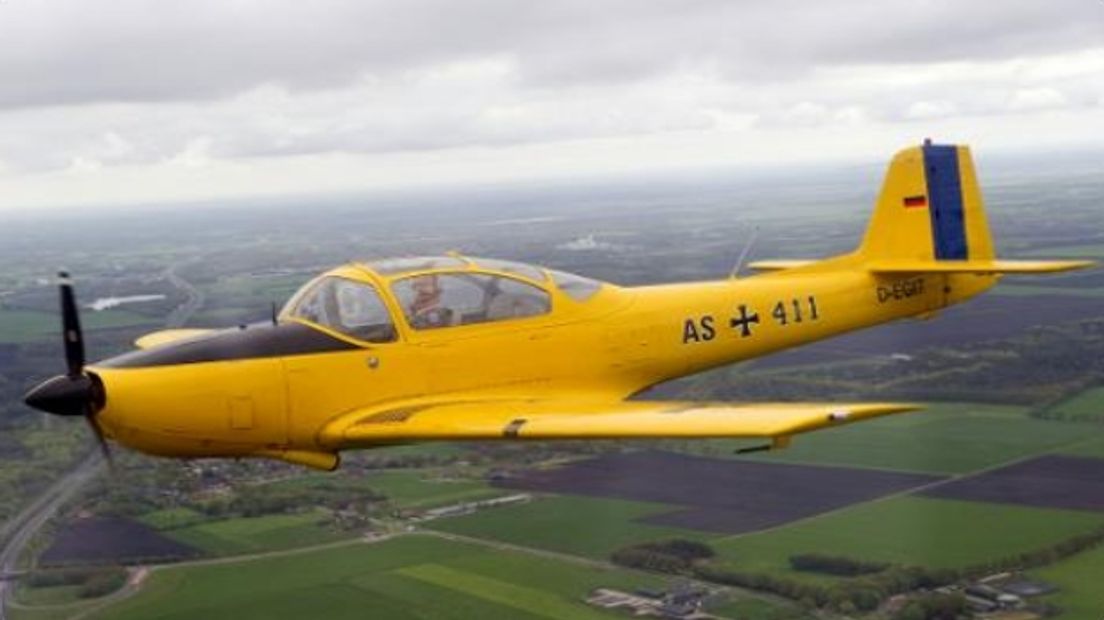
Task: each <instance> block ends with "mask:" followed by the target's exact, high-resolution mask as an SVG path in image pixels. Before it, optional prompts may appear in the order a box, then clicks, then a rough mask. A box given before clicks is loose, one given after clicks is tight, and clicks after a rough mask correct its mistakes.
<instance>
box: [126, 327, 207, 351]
mask: <svg viewBox="0 0 1104 620" xmlns="http://www.w3.org/2000/svg"><path fill="white" fill-rule="evenodd" d="M212 331H214V330H213V329H163V330H161V331H159V332H153V333H150V334H146V335H145V336H142V337H141V338H139V339H137V340H135V341H134V346H136V347H138V348H139V349H151V348H153V347H159V346H161V345H163V344H168V343H170V342H177V341H180V340H188V339H190V338H195V337H197V336H203V335H206V334H209V333H211V332H212Z"/></svg>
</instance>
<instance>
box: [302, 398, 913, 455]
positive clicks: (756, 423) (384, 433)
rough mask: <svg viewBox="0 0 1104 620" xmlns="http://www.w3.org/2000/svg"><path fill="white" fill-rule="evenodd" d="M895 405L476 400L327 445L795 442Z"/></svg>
mask: <svg viewBox="0 0 1104 620" xmlns="http://www.w3.org/2000/svg"><path fill="white" fill-rule="evenodd" d="M918 408H919V407H917V406H915V405H907V404H896V403H863V404H827V403H757V404H746V405H745V404H739V405H737V404H729V403H700V402H645V401H624V402H612V403H611V402H594V401H553V400H479V401H463V402H447V403H428V404H419V405H408V406H396V407H392V408H382V409H375V410H365V411H355V412H352V413H349V414H346V415H344V416H342V417H340V418H338V419H336V420H334V421H333V422H331V423H330V424H328V425H327V426H326V427H325V428H324V429H323V430H322V433H321V436H320V439H321V440H322V443H323V444H324V445H326V446H327V447H330V448H332V449H338V450H340V449H345V448H353V447H358V446H365V445H371V444H375V443H387V442H402V441H424V440H431V439H481V440H485V439H640V438H649V437H653V438H661V437H684V438H702V437H767V438H772V439H775V440H778V441H779V442H781V443H784V442H785V439H786V438H788V437H789V436H790V435H794V434H797V433H805V432H808V431H815V430H819V429H822V428H828V427H832V426H840V425H843V424H847V423H850V422H856V421H859V420H865V419H867V418H873V417H877V416H882V415H887V414H891V413H902V412H905V411H913V410H915V409H918Z"/></svg>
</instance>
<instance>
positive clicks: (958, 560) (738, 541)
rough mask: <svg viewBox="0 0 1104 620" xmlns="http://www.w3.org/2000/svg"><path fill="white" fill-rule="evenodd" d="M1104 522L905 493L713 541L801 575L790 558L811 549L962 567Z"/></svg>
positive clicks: (758, 563)
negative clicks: (759, 531) (797, 521)
mask: <svg viewBox="0 0 1104 620" xmlns="http://www.w3.org/2000/svg"><path fill="white" fill-rule="evenodd" d="M1102 522H1104V519H1102V518H1101V516H1100V515H1098V514H1094V513H1088V512H1074V511H1066V510H1047V509H1041V508H1026V507H1018V506H1010V505H1003V504H988V503H981V502H964V501H953V500H944V499H934V498H926V497H908V496H906V497H896V498H892V499H888V500H885V501H880V502H870V503H866V504H860V505H857V506H855V507H853V508H848V509H845V510H841V511H838V512H833V513H829V514H826V515H824V516H821V517H816V518H813V519H809V520H806V521H802V522H799V523H795V524H794V525H790V526H787V527H783V528H780V529H777V530H771V531H767V532H763V533H759V534H749V535H743V536H734V537H730V538H726V539H722V540H714V541H711V542H710V544H711V545H712V546H713V547H714V548H715V549H716V550H717V552H718V554H719V555H721V556H722V558H723V560H724V561H725V562H726V563H727V564H728V565H730V566H731V567H732V568H734V569H738V570H748V571H763V572H776V573H777V572H785V573H790V574H793V575H796V574H798V573H794V572H792V571H791V570H790V568H789V557H790V556H791V555H794V554H798V553H809V552H816V553H826V554H832V555H844V556H848V557H853V558H859V559H864V560H875V561H884V562H893V563H897V564H902V565H921V566H929V567H935V568H939V567H962V566H967V565H971V564H976V563H981V562H984V561H986V560H990V559H994V558H1003V557H1005V556H1010V555H1015V554H1017V553H1020V552H1023V551H1028V550H1033V549H1038V548H1041V547H1045V546H1047V545H1048V544H1051V543H1053V542H1055V541H1058V540H1061V539H1064V538H1067V537H1069V536H1072V535H1075V534H1078V533H1082V532H1086V531H1088V530H1091V529H1093V528H1094V527H1097V526H1099V525H1101V524H1102Z"/></svg>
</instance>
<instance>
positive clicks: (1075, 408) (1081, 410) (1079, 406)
mask: <svg viewBox="0 0 1104 620" xmlns="http://www.w3.org/2000/svg"><path fill="white" fill-rule="evenodd" d="M1048 413H1053V414H1057V415H1058V416H1060V417H1061V418H1062V419H1066V420H1093V421H1096V420H1102V419H1104V387H1100V388H1096V389H1092V390H1086V391H1084V392H1081V393H1080V394H1077V395H1076V396H1073V397H1071V398H1068V399H1066V400H1063V401H1062V402H1060V403H1058V404H1056V405H1054V406H1053V407H1050V408H1049V411H1048Z"/></svg>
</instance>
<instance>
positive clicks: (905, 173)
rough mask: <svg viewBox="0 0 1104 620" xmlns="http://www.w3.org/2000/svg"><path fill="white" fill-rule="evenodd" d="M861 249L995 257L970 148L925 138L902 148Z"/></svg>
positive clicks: (880, 256) (923, 257)
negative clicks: (937, 142)
mask: <svg viewBox="0 0 1104 620" xmlns="http://www.w3.org/2000/svg"><path fill="white" fill-rule="evenodd" d="M859 254H860V255H862V256H863V257H864V258H865V259H867V260H870V261H879V262H881V261H891V260H904V261H920V262H929V261H943V260H956V261H961V260H990V259H992V258H993V240H992V237H991V236H990V235H989V223H988V222H987V221H986V219H985V210H984V208H983V206H982V201H981V191H980V190H979V189H978V184H977V176H976V175H975V173H974V164H973V158H971V157H970V149H969V148H967V147H965V146H953V145H936V144H931V143H925V144H924V145H923V146H918V147H912V148H908V149H905V150H903V151H901V152H899V153H897V155H896V156H895V157H894V158H893V161H892V162H891V163H890V164H889V171H888V172H887V173H886V177H885V182H884V184H883V185H882V193H881V195H880V196H879V197H878V202H877V205H876V207H875V209H874V216H873V218H872V219H871V221H870V225H869V227H868V228H867V229H866V236H865V237H864V238H863V242H862V245H861V246H860V247H859Z"/></svg>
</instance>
